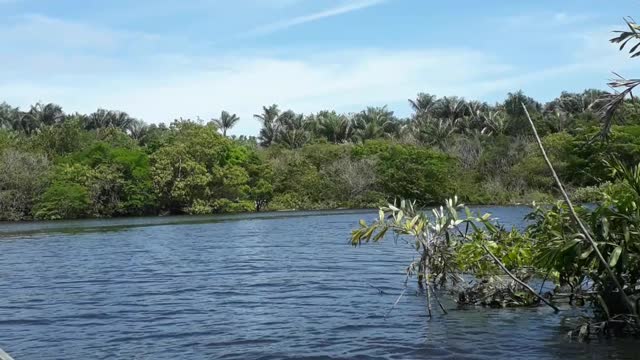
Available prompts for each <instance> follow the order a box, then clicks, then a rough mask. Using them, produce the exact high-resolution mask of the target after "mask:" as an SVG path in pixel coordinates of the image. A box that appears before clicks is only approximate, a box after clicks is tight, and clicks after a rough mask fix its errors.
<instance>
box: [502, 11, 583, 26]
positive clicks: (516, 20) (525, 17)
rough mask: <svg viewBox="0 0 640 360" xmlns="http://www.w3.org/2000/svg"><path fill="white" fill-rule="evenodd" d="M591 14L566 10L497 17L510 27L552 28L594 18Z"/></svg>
mask: <svg viewBox="0 0 640 360" xmlns="http://www.w3.org/2000/svg"><path fill="white" fill-rule="evenodd" d="M594 18H595V17H594V16H593V15H591V14H569V13H566V12H540V13H532V14H518V15H511V16H506V17H503V18H498V19H496V20H497V22H499V23H501V24H502V25H505V26H508V27H510V28H521V29H545V30H550V29H552V28H557V27H561V26H568V25H575V24H581V23H585V22H588V21H590V20H593V19H594Z"/></svg>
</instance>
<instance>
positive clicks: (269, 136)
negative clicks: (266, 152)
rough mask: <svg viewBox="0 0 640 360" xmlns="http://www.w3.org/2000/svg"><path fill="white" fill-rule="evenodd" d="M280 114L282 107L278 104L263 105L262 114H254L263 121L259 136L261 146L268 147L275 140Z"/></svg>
mask: <svg viewBox="0 0 640 360" xmlns="http://www.w3.org/2000/svg"><path fill="white" fill-rule="evenodd" d="M279 115H280V109H278V105H276V104H273V105H271V106H269V107H267V106H263V107H262V114H256V115H253V117H254V118H256V119H258V120H260V122H261V123H262V128H261V129H260V135H259V136H258V139H259V140H260V145H261V146H263V147H268V146H270V145H271V144H272V143H273V142H274V140H275V138H276V134H277V132H278V124H277V122H276V120H277V119H278V116H279Z"/></svg>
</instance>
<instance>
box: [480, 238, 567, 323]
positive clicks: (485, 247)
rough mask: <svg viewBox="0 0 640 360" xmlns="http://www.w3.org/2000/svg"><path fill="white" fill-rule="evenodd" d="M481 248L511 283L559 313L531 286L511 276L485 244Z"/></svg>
mask: <svg viewBox="0 0 640 360" xmlns="http://www.w3.org/2000/svg"><path fill="white" fill-rule="evenodd" d="M482 248H483V249H484V251H486V252H487V254H489V256H491V258H492V259H493V261H494V262H495V263H496V264H497V265H498V266H499V267H500V268H501V269H502V271H504V272H505V273H506V274H507V275H509V277H510V278H511V279H513V281H515V282H517V283H518V284H520V285H522V286H523V287H524V288H525V289H527V290H529V292H530V293H531V294H533V295H534V296H535V297H537V298H538V299H540V300H541V301H542V302H544V303H545V304H547V305H549V307H551V308H552V309H553V310H554V311H555V312H558V311H560V309H558V308H557V307H556V306H555V305H553V304H552V303H550V302H549V301H547V299H545V298H543V297H542V296H540V294H538V293H537V292H536V291H535V290H533V288H531V286H529V285H528V284H527V283H525V282H524V281H522V280H520V279H518V278H517V277H516V276H515V275H513V274H512V273H511V271H509V269H507V267H506V266H504V264H503V263H502V262H501V261H500V259H498V258H497V257H496V256H495V255H493V253H492V252H491V250H489V248H488V247H487V246H486V245H485V244H482Z"/></svg>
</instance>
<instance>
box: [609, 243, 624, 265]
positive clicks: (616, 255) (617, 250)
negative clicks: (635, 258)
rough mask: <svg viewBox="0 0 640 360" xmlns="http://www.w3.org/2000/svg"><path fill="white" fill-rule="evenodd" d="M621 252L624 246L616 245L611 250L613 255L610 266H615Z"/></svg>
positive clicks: (610, 258)
mask: <svg viewBox="0 0 640 360" xmlns="http://www.w3.org/2000/svg"><path fill="white" fill-rule="evenodd" d="M620 254H622V247H620V246H616V248H615V249H613V252H611V256H610V257H609V266H611V267H614V266H616V264H617V263H618V259H619V258H620Z"/></svg>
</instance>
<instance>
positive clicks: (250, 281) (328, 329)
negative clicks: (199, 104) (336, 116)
mask: <svg viewBox="0 0 640 360" xmlns="http://www.w3.org/2000/svg"><path fill="white" fill-rule="evenodd" d="M483 210H487V209H483ZM492 210H493V211H494V212H497V213H498V214H497V215H498V216H499V217H501V218H502V219H503V222H504V223H506V224H507V225H517V224H519V223H521V216H522V215H523V214H524V213H525V212H526V209H524V208H494V209H492ZM363 216H364V217H369V218H373V217H375V216H376V214H375V212H365V213H354V212H347V213H331V212H329V213H305V214H304V216H292V217H289V216H284V217H283V216H275V215H266V216H262V217H261V218H259V219H250V217H249V216H246V215H242V216H239V217H233V216H231V217H224V218H218V219H216V221H214V222H212V221H207V220H206V219H204V218H203V219H195V220H189V218H185V221H186V222H187V223H181V222H180V221H178V220H176V219H171V221H168V220H167V221H168V222H167V221H165V220H162V221H160V220H153V221H151V222H152V223H154V222H155V223H158V224H160V225H161V226H146V224H145V223H144V220H141V219H132V220H123V219H119V220H115V221H114V224H116V225H115V226H110V225H109V224H110V223H109V221H105V220H100V221H91V222H87V224H88V225H87V227H86V228H83V224H84V223H83V222H70V223H58V224H55V225H52V224H50V223H48V224H45V225H46V226H43V227H41V228H38V226H37V225H33V224H32V225H28V226H27V227H26V228H25V229H26V230H24V231H25V232H26V234H24V235H20V232H19V231H16V230H4V232H5V233H7V234H11V237H10V238H9V239H7V240H0V254H2V257H1V260H0V294H1V295H2V296H1V297H0V347H2V348H3V349H5V350H6V351H8V352H9V353H11V354H12V355H13V356H14V357H15V358H16V359H20V360H23V359H27V360H29V359H110V360H111V359H164V358H178V359H213V358H219V359H520V358H536V359H565V358H571V359H594V358H598V359H599V358H609V359H634V358H636V357H635V356H636V352H637V351H636V350H635V349H636V346H635V345H636V344H634V343H633V342H627V341H620V340H618V341H615V342H611V341H609V342H605V341H603V342H596V343H591V344H578V343H572V342H569V341H567V340H566V339H565V337H564V334H565V333H566V331H567V329H568V327H570V326H571V324H572V321H573V320H572V319H573V318H574V317H575V316H576V315H579V314H571V313H569V314H561V315H556V314H554V313H552V312H550V311H548V310H547V309H545V308H538V309H528V310H527V309H520V310H516V309H507V310H490V309H469V310H456V309H455V306H454V304H453V303H451V302H449V303H447V304H446V306H447V307H448V308H449V309H450V313H449V315H447V316H440V315H437V316H436V317H434V318H433V319H432V320H428V319H427V317H426V314H425V301H426V300H425V297H424V294H421V293H420V292H419V291H418V289H416V288H414V287H412V288H411V289H410V291H408V292H407V293H406V296H404V297H403V298H402V300H401V301H400V302H399V303H398V305H397V307H396V308H395V309H394V310H393V312H392V313H391V315H390V316H389V317H387V318H385V316H384V315H385V314H386V312H387V311H388V310H389V308H390V306H391V304H393V302H394V301H395V299H396V297H397V295H398V294H399V293H400V291H401V289H402V282H403V280H404V275H403V270H404V268H405V267H406V263H407V260H408V259H410V258H411V257H412V255H413V254H412V253H411V250H410V249H406V248H404V247H403V246H402V245H401V244H398V245H395V244H393V241H389V242H386V243H385V242H383V243H382V244H377V245H371V246H365V247H362V248H360V249H353V248H351V247H350V246H348V244H347V242H346V240H345V239H346V237H347V235H346V234H348V233H349V230H350V229H351V228H352V227H353V226H354V225H356V224H357V220H358V219H360V218H361V217H363ZM127 221H131V225H132V227H130V226H127ZM25 226H26V225H25ZM65 229H66V230H65ZM68 229H73V231H72V233H70V232H69V231H68ZM105 229H106V230H108V231H103V230H105ZM62 230H64V231H62ZM2 232H3V230H0V233H2Z"/></svg>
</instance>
